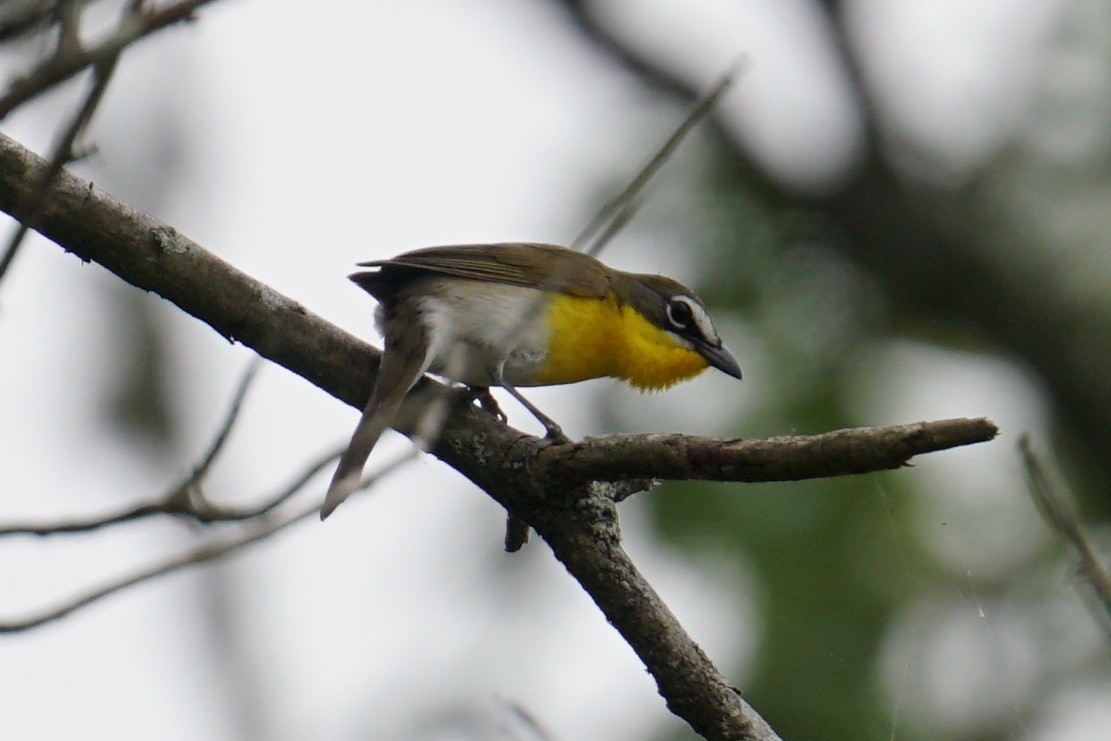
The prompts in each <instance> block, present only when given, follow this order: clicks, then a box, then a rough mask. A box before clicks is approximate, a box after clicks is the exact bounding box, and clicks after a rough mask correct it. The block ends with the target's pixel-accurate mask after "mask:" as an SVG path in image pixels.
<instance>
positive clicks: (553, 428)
mask: <svg viewBox="0 0 1111 741" xmlns="http://www.w3.org/2000/svg"><path fill="white" fill-rule="evenodd" d="M497 382H498V385H499V386H501V387H502V388H503V389H505V390H506V391H508V392H509V395H510V396H512V397H513V398H514V399H516V400H517V401H519V402H520V403H521V406H523V407H524V408H525V409H527V410H529V412H530V413H531V414H532V416H534V417H536V421H537V422H539V423H540V424H542V425H544V430H545V432H546V434H545V437H546V438H547V439H548V440H550V441H551V442H553V443H556V444H557V445H563V444H564V443H569V442H571V440H570V439H569V438H568V437H567V436H566V435H564V434H563V429H562V428H560V426H559V425H557V424H556V423H555V420H553V419H552V418H551V417H549V416H548V415H546V414H544V412H542V411H540V410H539V409H537V408H536V406H535V405H533V403H532V402H531V401H529V400H528V399H526V398H525V397H523V396H521V392H520V391H518V390H517V389H515V388H513V386H512V385H511V384H510V383H509V382H508V381H506V380H505V376H504V375H502V373H501V369H500V368H499V369H498V374H497Z"/></svg>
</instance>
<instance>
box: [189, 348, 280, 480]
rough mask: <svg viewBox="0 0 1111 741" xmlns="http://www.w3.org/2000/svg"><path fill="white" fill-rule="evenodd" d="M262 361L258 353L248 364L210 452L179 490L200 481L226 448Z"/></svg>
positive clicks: (213, 440) (210, 447)
mask: <svg viewBox="0 0 1111 741" xmlns="http://www.w3.org/2000/svg"><path fill="white" fill-rule="evenodd" d="M262 362H263V361H262V358H261V357H259V356H257V355H256V356H255V357H254V358H253V359H252V360H251V364H250V365H248V366H247V370H246V371H245V372H244V373H243V378H242V379H241V380H240V381H239V386H238V387H237V388H236V390H235V395H234V396H233V397H232V400H231V405H230V406H229V407H228V411H227V414H225V415H224V422H223V424H222V425H220V429H219V430H218V431H217V432H216V437H214V438H213V439H212V444H211V445H209V447H208V452H207V453H205V454H204V457H203V458H201V461H200V463H198V464H197V465H196V466H194V467H193V472H192V473H191V474H189V478H187V479H186V480H185V481H184V482H183V483H182V484H181V486H179V487H177V488H178V489H179V490H183V489H187V488H190V487H192V486H194V485H196V484H197V483H198V482H200V481H201V479H203V478H204V477H205V475H207V474H208V470H209V469H210V468H212V464H213V463H215V462H216V458H217V457H218V456H219V455H220V451H222V450H223V449H224V445H225V444H226V443H227V441H228V438H229V437H230V436H231V430H232V428H233V427H234V426H235V423H236V421H237V420H238V419H239V413H240V412H241V411H243V401H244V400H245V399H246V398H247V392H248V391H250V390H251V386H252V385H253V384H254V382H255V378H256V377H257V376H258V372H259V369H260V368H262ZM171 496H172V495H171Z"/></svg>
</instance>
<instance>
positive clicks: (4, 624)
mask: <svg viewBox="0 0 1111 741" xmlns="http://www.w3.org/2000/svg"><path fill="white" fill-rule="evenodd" d="M416 455H417V451H416V450H414V451H412V452H410V453H407V454H405V455H403V456H401V457H400V458H398V459H396V460H394V461H393V462H392V463H390V464H388V465H387V466H385V467H384V468H382V469H381V470H380V471H378V472H377V473H375V474H374V475H372V476H369V477H367V478H366V479H365V480H364V481H363V482H362V483H361V484H360V486H359V489H360V490H365V489H367V488H368V487H370V486H371V485H373V484H375V483H377V482H378V481H381V480H382V479H383V478H384V477H385V476H387V475H389V474H390V473H393V472H394V471H396V470H397V469H398V468H400V467H401V466H402V465H403V464H405V463H406V462H408V461H410V460H412V459H413V458H414V457H415V456H416ZM319 470H320V468H319V467H316V468H313V469H310V470H309V471H307V472H305V473H304V474H302V475H301V476H300V477H298V482H299V483H296V484H295V485H294V486H292V487H290V489H289V490H287V491H286V492H284V493H283V497H282V499H283V500H284V499H288V498H289V497H291V496H293V494H295V493H296V492H297V491H298V490H299V489H300V488H302V487H303V486H304V485H305V484H306V483H308V481H309V480H310V479H311V478H312V475H313V474H314V473H316V472H318V471H319ZM319 510H320V503H319V502H317V501H313V502H312V503H311V504H309V505H308V506H302V507H300V508H299V509H296V510H293V511H292V512H286V513H284V514H281V515H269V516H265V517H261V518H258V519H254V520H251V521H249V522H247V523H245V524H244V526H243V528H242V529H241V531H240V532H238V533H236V534H234V535H226V534H225V535H221V536H217V537H214V538H212V539H211V540H208V541H207V542H205V543H202V544H201V545H199V546H196V547H194V548H191V549H190V550H188V551H186V552H185V553H182V554H181V555H178V556H174V557H173V558H169V559H167V560H165V561H162V562H161V563H158V564H155V565H153V566H148V567H146V568H144V569H140V570H138V571H135V572H134V573H132V574H128V575H127V576H123V577H120V578H118V579H116V580H114V581H111V582H108V583H106V584H104V585H102V586H100V587H97V588H96V589H92V590H90V591H88V592H86V593H85V594H82V595H81V596H79V597H76V598H74V599H72V600H69V601H67V602H65V603H63V604H61V605H59V606H57V607H53V608H50V609H49V610H43V611H42V612H39V613H36V614H33V615H31V616H29V617H26V618H21V619H16V620H4V621H0V633H18V632H21V631H25V630H30V629H31V628H37V627H39V626H40V625H45V624H46V623H50V622H53V621H55V620H58V619H59V618H63V617H65V616H66V615H69V614H71V613H73V612H76V611H77V610H80V609H81V608H83V607H87V606H89V605H91V604H93V603H95V602H98V601H100V600H102V599H104V598H105V597H108V596H110V595H113V594H115V593H117V592H119V591H121V590H124V589H127V588H128V587H133V586H135V585H136V584H142V583H143V582H147V581H151V580H152V579H156V578H158V577H161V576H165V575H167V574H171V573H173V572H175V571H180V570H182V569H185V568H188V567H190V566H197V565H199V564H202V563H207V562H208V561H213V560H215V559H217V558H223V557H224V556H227V555H229V554H231V553H234V552H236V551H238V550H240V549H242V548H244V547H246V546H248V545H251V544H252V543H257V542H258V541H260V540H264V539H266V538H268V537H270V536H271V535H273V534H275V533H277V532H280V531H282V530H285V529H287V528H289V527H290V526H292V525H295V524H297V523H298V522H301V521H302V520H305V519H307V518H309V517H311V516H312V515H314V514H316V513H317V512H318V511H319Z"/></svg>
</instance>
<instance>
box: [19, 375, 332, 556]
mask: <svg viewBox="0 0 1111 741" xmlns="http://www.w3.org/2000/svg"><path fill="white" fill-rule="evenodd" d="M261 365H262V359H261V358H257V357H256V358H255V359H254V360H252V361H251V364H250V365H249V366H248V367H247V370H246V372H245V373H244V374H243V380H241V381H240V382H239V387H238V389H237V390H236V392H235V396H234V397H233V399H232V402H231V405H230V407H229V408H228V411H227V413H226V414H225V415H224V421H223V422H222V423H221V425H220V429H219V430H218V431H217V433H216V436H215V438H214V439H213V441H212V444H211V445H210V446H209V448H208V451H207V452H206V453H205V455H204V456H203V457H202V458H201V460H200V462H199V463H198V464H197V465H196V466H194V467H193V470H192V471H191V472H190V473H189V475H188V476H187V477H186V478H185V479H184V480H183V481H182V482H181V483H179V484H177V485H175V486H174V487H173V488H171V489H170V492H169V493H168V494H166V495H164V496H163V497H162V498H161V499H159V500H158V501H156V502H148V503H145V504H139V505H135V506H132V507H129V508H127V509H125V510H123V511H121V512H117V513H115V514H111V515H104V516H100V517H95V518H91V519H84V520H75V521H71V522H60V523H47V524H43V525H10V526H7V527H0V537H2V536H5V535H40V536H42V535H59V534H63V533H87V532H92V531H94V530H100V529H102V528H106V527H110V526H112V525H120V524H122V523H125V522H132V521H133V520H139V519H143V518H145V517H152V516H157V515H173V516H177V517H189V518H191V519H194V520H198V521H200V522H217V521H224V520H244V519H248V518H250V517H258V516H260V515H263V514H265V513H267V512H269V511H270V510H271V509H273V508H274V507H276V506H278V504H281V502H282V501H284V499H283V498H282V497H281V496H280V495H279V496H278V497H275V498H274V499H273V500H270V501H268V502H267V503H264V504H262V505H260V506H257V507H250V508H229V507H220V506H217V505H213V504H211V503H209V502H208V501H207V500H206V499H205V498H204V496H203V495H202V494H201V492H200V484H201V482H202V480H203V479H204V477H205V476H206V475H207V474H208V471H209V469H210V468H211V467H212V464H213V462H215V460H216V458H217V456H218V455H219V454H220V451H221V450H223V448H224V444H225V443H226V442H227V440H228V437H229V435H230V433H231V430H232V427H233V426H234V425H235V421H236V420H237V419H238V417H239V413H240V411H241V410H242V407H243V400H244V399H245V398H246V396H247V391H248V390H249V389H250V387H251V384H252V383H253V382H254V379H255V377H256V375H257V374H258V370H259V368H260V367H261ZM335 456H336V453H329V455H328V457H326V458H325V459H322V460H321V461H320V462H318V463H316V464H315V467H314V468H313V469H310V470H316V469H317V468H319V467H322V466H324V465H326V464H327V463H328V462H329V461H330V460H331V459H332V458H334V457H335Z"/></svg>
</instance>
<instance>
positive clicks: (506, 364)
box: [419, 279, 548, 386]
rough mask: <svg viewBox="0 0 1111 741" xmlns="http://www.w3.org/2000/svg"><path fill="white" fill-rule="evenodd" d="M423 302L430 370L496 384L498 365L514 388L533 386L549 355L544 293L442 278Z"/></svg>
mask: <svg viewBox="0 0 1111 741" xmlns="http://www.w3.org/2000/svg"><path fill="white" fill-rule="evenodd" d="M429 293H431V294H433V295H430V296H424V297H422V298H421V299H419V301H420V312H421V317H422V318H423V320H424V322H425V324H426V326H427V327H428V329H429V337H430V347H429V351H430V352H429V355H430V357H431V361H430V363H429V366H428V369H427V370H428V371H430V372H432V373H435V374H436V375H440V376H443V377H445V378H448V379H450V380H452V381H458V382H461V383H465V384H467V385H468V386H490V385H497V383H496V382H495V380H494V376H495V374H496V372H497V369H498V368H499V366H500V367H501V368H502V373H503V374H504V377H505V380H506V381H508V382H509V383H510V384H512V385H514V386H530V385H532V384H533V379H534V378H535V374H536V371H537V370H538V369H539V368H540V366H541V365H543V363H544V359H545V357H546V356H547V350H546V348H547V345H548V327H547V323H546V321H545V317H544V309H543V306H542V304H540V303H538V301H543V298H542V297H541V292H540V291H537V290H536V289H534V288H523V287H520V286H509V285H497V286H496V287H494V290H489V289H488V288H486V287H483V286H481V284H476V283H475V282H473V281H458V280H450V279H443V280H438V281H436V285H435V286H432V287H430V290H429Z"/></svg>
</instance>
